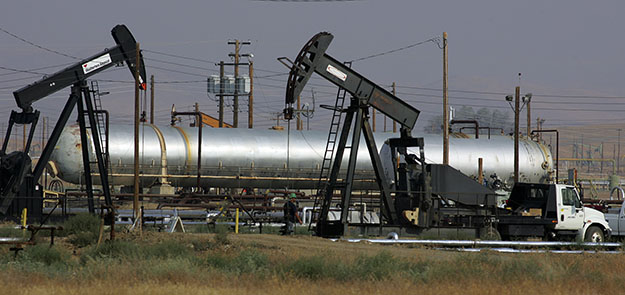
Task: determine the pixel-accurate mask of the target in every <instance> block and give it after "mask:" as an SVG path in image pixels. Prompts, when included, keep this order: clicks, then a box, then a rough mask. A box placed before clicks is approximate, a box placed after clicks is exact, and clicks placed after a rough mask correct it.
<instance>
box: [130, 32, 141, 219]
mask: <svg viewBox="0 0 625 295" xmlns="http://www.w3.org/2000/svg"><path fill="white" fill-rule="evenodd" d="M140 54H141V51H140V50H139V42H137V52H136V59H135V61H136V65H135V81H137V82H135V155H134V157H135V162H134V194H133V199H132V209H133V210H132V211H133V212H134V218H135V220H136V219H137V218H141V216H140V214H139V105H140V100H139V82H138V81H139V69H140V68H141V65H140V62H141V56H140Z"/></svg>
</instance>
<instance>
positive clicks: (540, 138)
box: [536, 117, 543, 142]
mask: <svg viewBox="0 0 625 295" xmlns="http://www.w3.org/2000/svg"><path fill="white" fill-rule="evenodd" d="M541 125H542V124H541V123H540V117H536V129H538V130H542V129H543V127H542V126H541ZM542 140H543V135H542V132H540V133H538V141H539V142H540V141H542Z"/></svg>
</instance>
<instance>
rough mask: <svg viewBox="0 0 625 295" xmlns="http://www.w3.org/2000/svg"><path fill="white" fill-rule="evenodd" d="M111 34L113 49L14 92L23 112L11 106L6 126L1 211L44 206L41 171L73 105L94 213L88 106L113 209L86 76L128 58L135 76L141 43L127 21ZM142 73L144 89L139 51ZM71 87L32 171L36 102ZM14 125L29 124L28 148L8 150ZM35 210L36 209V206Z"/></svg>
mask: <svg viewBox="0 0 625 295" xmlns="http://www.w3.org/2000/svg"><path fill="white" fill-rule="evenodd" d="M111 34H112V35H113V39H115V43H117V45H116V46H115V47H113V48H111V49H105V50H104V51H102V52H100V53H98V54H96V55H93V56H92V57H90V58H87V59H84V60H82V61H80V62H78V63H75V64H73V65H71V66H69V67H67V68H65V69H63V70H61V71H59V72H56V73H54V74H52V75H50V76H47V77H45V78H43V79H41V80H39V81H37V82H34V83H33V84H30V85H27V86H25V87H23V88H21V89H19V90H17V91H15V92H13V96H14V97H15V102H16V103H17V106H18V107H19V108H20V109H21V110H22V111H21V112H19V113H18V112H16V111H11V117H10V119H9V126H8V129H7V133H6V136H5V138H4V143H3V145H2V150H1V151H0V162H1V165H0V215H4V216H12V215H14V214H16V213H17V212H21V209H22V208H28V207H30V209H28V212H29V213H31V212H33V211H34V214H36V215H37V213H39V214H38V215H40V214H41V208H42V191H43V189H42V187H41V185H38V184H37V182H38V181H39V178H40V176H41V175H42V173H43V170H44V167H45V166H46V164H47V163H48V160H49V158H50V155H51V154H52V151H53V149H54V147H55V145H56V143H57V141H58V139H59V136H60V135H61V131H62V130H63V128H64V127H65V124H66V123H67V120H68V119H69V117H70V115H71V113H72V111H73V110H74V107H75V106H76V105H78V123H79V125H80V135H81V145H82V152H83V166H84V169H85V181H86V184H87V194H88V198H89V207H90V208H89V210H90V211H91V212H94V208H93V188H92V184H91V170H90V167H89V166H90V165H89V163H90V162H89V153H88V140H87V127H86V123H85V109H84V107H83V103H84V105H85V106H86V108H87V109H86V114H87V117H88V120H89V127H90V129H91V134H92V137H93V143H94V149H95V155H96V160H97V165H98V170H99V174H100V178H101V183H102V191H103V194H104V198H105V206H106V208H107V210H108V211H109V213H114V209H113V203H112V200H111V195H110V191H109V186H108V178H107V171H106V168H105V162H104V158H103V155H102V146H101V142H100V135H99V134H100V133H99V130H98V128H97V123H96V117H95V112H96V111H97V110H94V105H93V103H92V101H91V96H90V91H89V88H88V87H87V83H86V79H87V78H89V77H91V76H93V75H95V74H97V73H100V72H102V71H103V70H105V69H107V68H110V67H112V66H114V65H116V64H121V63H123V62H126V64H127V65H128V67H129V68H130V72H131V73H132V74H133V76H134V75H135V71H136V64H137V62H136V45H137V42H136V41H135V38H134V37H133V36H132V34H131V33H130V31H129V30H128V28H127V27H126V26H125V25H117V26H115V27H114V28H113V29H112V31H111ZM139 64H140V67H139V76H138V77H135V80H136V82H137V83H139V85H140V88H141V89H143V90H145V79H146V74H145V67H144V64H143V57H142V56H140V63H139ZM67 86H72V87H71V94H70V96H69V99H68V100H67V102H66V104H65V107H64V108H63V111H62V112H61V115H60V116H59V119H58V121H57V123H56V125H55V127H54V130H53V131H52V133H51V134H50V138H49V141H48V143H47V145H46V146H45V148H44V149H43V152H42V154H41V157H40V158H39V161H38V162H37V165H36V166H35V168H34V169H33V170H32V171H31V160H30V157H29V151H30V144H31V141H32V139H33V134H34V131H35V126H36V125H37V120H38V118H39V111H37V110H33V107H32V103H34V102H36V101H38V100H40V99H43V98H45V97H46V96H48V95H50V94H52V93H54V92H57V91H59V90H61V89H63V88H65V87H67ZM14 124H30V125H31V126H30V133H29V135H28V141H27V144H26V145H25V147H24V150H23V151H15V152H12V153H10V154H6V151H7V146H8V143H9V138H10V136H11V131H12V129H13V125H14ZM33 209H34V210H33Z"/></svg>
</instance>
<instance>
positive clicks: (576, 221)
mask: <svg viewBox="0 0 625 295" xmlns="http://www.w3.org/2000/svg"><path fill="white" fill-rule="evenodd" d="M507 204H508V208H509V209H510V210H511V212H512V214H513V215H517V216H518V215H520V216H522V217H523V218H534V219H537V220H542V221H544V222H545V223H544V224H546V226H545V230H546V233H545V236H546V237H548V238H556V237H561V238H562V237H566V236H569V237H576V238H577V239H578V240H583V241H586V242H603V241H605V240H606V239H607V238H609V237H610V235H611V232H612V229H611V228H610V225H609V224H608V222H607V221H606V219H605V216H604V214H603V213H602V212H600V211H598V210H595V209H592V208H587V207H584V206H583V204H582V202H581V201H580V196H579V193H578V191H577V189H576V188H575V187H574V186H571V185H566V184H538V183H517V184H516V185H515V186H514V188H513V190H512V193H511V194H510V198H509V199H508V202H507Z"/></svg>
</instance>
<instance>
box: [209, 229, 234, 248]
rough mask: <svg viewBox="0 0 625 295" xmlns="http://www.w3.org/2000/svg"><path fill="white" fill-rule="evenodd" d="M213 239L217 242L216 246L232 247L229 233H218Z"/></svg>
mask: <svg viewBox="0 0 625 295" xmlns="http://www.w3.org/2000/svg"><path fill="white" fill-rule="evenodd" d="M213 239H214V241H215V244H216V245H218V246H225V245H230V239H228V232H219V233H216V234H215V237H214V238H213Z"/></svg>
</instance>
